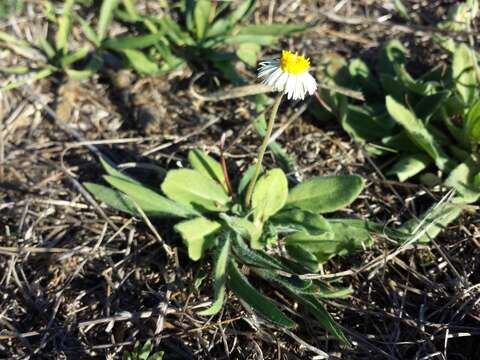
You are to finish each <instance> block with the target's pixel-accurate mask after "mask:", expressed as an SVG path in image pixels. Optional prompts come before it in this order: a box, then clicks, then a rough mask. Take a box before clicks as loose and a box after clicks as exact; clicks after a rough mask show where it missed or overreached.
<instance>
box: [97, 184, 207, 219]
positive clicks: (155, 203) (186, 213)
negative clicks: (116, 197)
mask: <svg viewBox="0 0 480 360" xmlns="http://www.w3.org/2000/svg"><path fill="white" fill-rule="evenodd" d="M104 179H105V180H106V181H107V182H108V183H109V184H110V185H112V186H113V187H114V188H115V189H118V190H120V191H121V192H123V193H125V194H126V195H127V196H128V197H129V198H130V199H132V200H133V201H135V202H136V203H137V204H138V206H139V207H140V208H141V209H142V210H143V211H145V213H146V214H151V215H152V216H159V217H173V218H175V217H179V218H188V217H192V216H195V215H198V212H197V211H195V210H194V209H193V208H191V207H189V206H185V205H182V204H179V203H176V202H175V201H172V200H169V199H167V198H166V197H164V196H162V195H160V194H159V193H157V192H156V191H154V190H152V189H150V188H148V187H146V186H144V185H141V184H139V183H134V182H130V181H128V180H125V179H124V178H117V177H114V176H110V175H106V176H104Z"/></svg>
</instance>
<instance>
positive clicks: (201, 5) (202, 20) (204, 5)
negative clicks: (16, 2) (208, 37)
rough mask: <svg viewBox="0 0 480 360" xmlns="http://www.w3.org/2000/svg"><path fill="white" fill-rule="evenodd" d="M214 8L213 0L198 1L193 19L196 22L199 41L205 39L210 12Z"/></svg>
mask: <svg viewBox="0 0 480 360" xmlns="http://www.w3.org/2000/svg"><path fill="white" fill-rule="evenodd" d="M211 8H212V2H211V0H196V1H195V8H194V10H193V18H194V21H195V30H196V33H197V39H203V37H204V36H205V31H206V30H207V27H208V23H209V18H210V11H211Z"/></svg>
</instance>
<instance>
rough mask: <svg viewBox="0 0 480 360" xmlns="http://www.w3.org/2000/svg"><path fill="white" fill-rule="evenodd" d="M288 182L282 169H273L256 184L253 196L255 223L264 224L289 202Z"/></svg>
mask: <svg viewBox="0 0 480 360" xmlns="http://www.w3.org/2000/svg"><path fill="white" fill-rule="evenodd" d="M287 197H288V181H287V177H286V176H285V174H284V173H283V171H282V170H280V169H273V170H270V171H268V172H267V173H266V174H265V175H263V176H262V177H261V178H260V179H259V180H258V182H257V183H256V184H255V188H254V190H253V194H252V208H253V217H254V219H255V221H254V222H255V223H257V224H258V223H264V222H265V221H266V220H267V219H268V218H269V217H270V216H272V215H274V214H275V213H276V212H278V211H279V210H280V209H281V208H282V207H283V206H284V205H285V202H286V201H287Z"/></svg>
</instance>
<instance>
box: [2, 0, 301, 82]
mask: <svg viewBox="0 0 480 360" xmlns="http://www.w3.org/2000/svg"><path fill="white" fill-rule="evenodd" d="M77 3H80V0H77ZM255 3H256V2H255V1H254V0H245V1H243V2H242V3H240V5H239V6H238V7H237V8H235V9H232V6H231V5H230V3H229V2H213V1H210V0H197V1H190V0H184V1H178V2H176V3H172V4H171V5H169V7H168V8H167V11H166V12H165V14H163V15H161V16H151V15H148V14H147V15H141V14H139V13H138V11H137V10H136V8H135V4H134V2H133V1H132V0H123V1H118V0H103V1H102V3H101V7H100V10H99V14H98V17H97V25H96V28H95V29H94V28H93V27H92V25H91V22H87V21H86V20H84V19H83V18H82V17H81V16H79V15H77V14H76V13H75V12H74V5H75V4H76V2H75V0H65V2H64V5H63V9H62V11H61V14H60V15H59V16H57V15H56V12H55V8H54V6H53V5H52V3H50V2H48V1H47V2H46V3H45V15H46V18H47V19H48V20H49V21H50V22H52V23H53V25H54V27H56V33H55V37H54V38H55V39H54V42H53V43H50V42H49V41H47V40H46V39H40V40H39V41H38V43H34V44H31V43H29V42H27V41H25V40H21V39H17V38H15V37H13V36H12V35H9V34H7V33H4V32H0V44H1V43H2V42H3V43H5V44H8V45H9V46H10V47H11V48H12V49H13V50H15V51H16V52H17V53H18V54H19V55H20V56H25V55H27V56H26V57H27V59H31V58H32V54H33V55H35V56H33V57H34V58H35V59H36V61H35V62H34V63H33V64H31V65H29V66H23V65H22V66H16V67H10V68H0V71H1V72H5V73H10V74H17V75H25V74H29V75H30V78H29V79H22V80H20V81H14V82H12V83H10V84H8V85H6V86H4V87H3V88H0V91H2V90H3V91H4V90H9V89H12V88H17V87H19V86H21V85H23V84H24V83H25V82H27V81H28V80H38V79H41V78H44V77H48V76H51V75H52V74H54V73H61V74H65V75H67V76H68V77H70V78H73V79H84V78H87V77H90V76H92V75H94V74H96V73H97V72H99V71H100V70H101V69H102V68H103V67H105V66H109V65H110V64H111V63H115V64H117V65H115V66H118V64H122V66H124V67H126V68H130V69H132V70H134V71H136V72H137V73H139V74H142V75H159V74H163V73H166V72H168V71H171V70H173V69H175V68H176V67H178V66H179V65H181V64H183V63H185V62H189V63H191V64H199V65H202V67H205V64H206V62H209V64H210V65H213V66H214V67H216V68H217V69H218V70H220V71H221V72H222V73H223V74H224V76H225V77H226V78H227V79H229V80H231V81H234V82H242V81H243V80H242V78H241V76H240V75H239V74H238V73H237V72H236V70H235V67H234V66H233V63H234V61H235V60H238V59H239V60H241V61H243V62H244V63H246V64H248V65H250V66H255V65H256V62H257V56H258V54H259V52H260V49H261V46H263V45H272V44H274V43H275V42H277V41H278V38H279V36H283V35H287V34H291V33H294V32H300V31H303V30H305V29H306V28H307V26H306V25H305V24H272V25H241V24H240V22H241V21H242V20H243V19H245V18H246V17H248V15H249V14H250V13H251V12H252V11H253V9H254V7H255ZM79 5H81V4H79ZM87 5H88V4H87ZM174 15H175V18H174ZM114 19H115V20H116V21H118V22H121V23H122V24H124V25H126V26H127V31H126V33H124V34H122V35H119V36H115V37H109V36H108V35H109V27H110V26H111V24H112V22H113V21H114ZM74 25H79V27H80V28H81V29H82V31H83V34H84V35H85V37H86V39H87V40H88V42H85V43H84V44H82V45H81V47H80V48H77V49H72V48H70V46H69V38H70V35H71V31H72V27H73V26H74ZM12 45H13V46H12ZM229 49H233V51H230V50H229ZM112 59H114V60H112Z"/></svg>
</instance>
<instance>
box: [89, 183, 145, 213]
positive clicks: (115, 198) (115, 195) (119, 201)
mask: <svg viewBox="0 0 480 360" xmlns="http://www.w3.org/2000/svg"><path fill="white" fill-rule="evenodd" d="M83 186H85V188H86V189H87V190H88V191H90V192H91V193H92V194H93V195H94V196H95V197H96V198H97V199H99V200H100V201H103V202H104V203H105V204H107V205H108V206H110V207H112V208H114V209H117V210H120V211H123V212H126V213H128V214H131V215H139V214H138V211H137V209H136V207H135V204H134V203H133V201H132V200H130V199H129V198H128V196H126V195H125V194H123V193H122V192H120V191H118V190H114V189H112V188H110V187H107V186H103V185H98V184H94V183H88V182H87V183H84V184H83ZM145 214H146V215H147V216H152V215H153V214H152V213H150V212H148V211H145Z"/></svg>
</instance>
